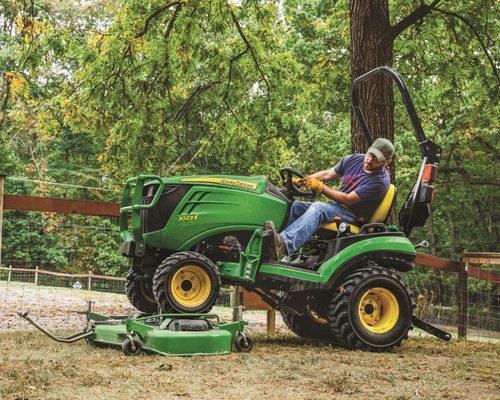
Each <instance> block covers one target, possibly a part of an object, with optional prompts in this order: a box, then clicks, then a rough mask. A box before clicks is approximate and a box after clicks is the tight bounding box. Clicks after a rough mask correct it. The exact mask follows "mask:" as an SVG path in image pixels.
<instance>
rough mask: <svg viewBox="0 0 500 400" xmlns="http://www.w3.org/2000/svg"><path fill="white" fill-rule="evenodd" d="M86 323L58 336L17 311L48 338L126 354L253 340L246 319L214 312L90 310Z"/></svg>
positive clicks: (213, 348)
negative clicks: (227, 318) (224, 318)
mask: <svg viewBox="0 0 500 400" xmlns="http://www.w3.org/2000/svg"><path fill="white" fill-rule="evenodd" d="M83 313H84V314H86V316H87V326H86V327H85V329H84V330H83V331H82V332H80V333H77V334H75V335H71V336H69V337H67V338H59V337H56V336H54V335H52V334H51V333H50V332H48V331H47V330H46V329H44V328H43V327H42V326H40V325H39V324H38V323H37V322H35V321H34V320H32V319H31V318H30V317H29V316H28V313H27V312H24V313H19V316H21V317H23V318H24V319H26V320H27V321H28V322H29V323H31V324H32V325H34V326H35V327H36V328H37V329H39V330H40V331H42V332H43V333H45V334H46V335H47V336H49V337H50V338H51V339H53V340H55V341H58V342H62V343H72V342H75V341H77V340H81V339H85V340H86V341H87V342H88V343H90V344H92V345H106V346H113V347H121V348H122V351H123V353H124V354H125V355H131V354H135V353H138V352H140V351H144V352H146V353H153V354H160V355H175V356H194V355H218V354H227V353H230V352H231V348H232V345H233V343H234V345H235V348H236V350H237V351H239V352H242V351H245V352H246V351H250V350H251V349H252V346H253V343H252V340H251V339H250V338H249V337H247V336H246V335H245V334H244V333H243V327H244V326H245V325H247V324H248V323H247V322H245V321H241V320H240V321H236V322H222V321H220V319H219V317H218V315H215V314H155V315H147V316H140V317H132V318H128V317H125V316H114V317H111V316H106V315H102V314H98V313H94V312H91V311H86V312H83Z"/></svg>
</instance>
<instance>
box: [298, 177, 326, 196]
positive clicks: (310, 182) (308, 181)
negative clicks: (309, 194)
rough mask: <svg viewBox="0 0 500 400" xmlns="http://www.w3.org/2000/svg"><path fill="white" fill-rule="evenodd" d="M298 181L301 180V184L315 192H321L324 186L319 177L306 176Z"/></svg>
mask: <svg viewBox="0 0 500 400" xmlns="http://www.w3.org/2000/svg"><path fill="white" fill-rule="evenodd" d="M300 181H301V182H300V184H301V186H303V187H305V188H307V189H309V190H314V191H315V192H316V193H317V194H321V193H323V188H324V187H325V184H324V183H323V182H321V181H320V180H319V179H315V178H311V177H306V178H302V179H301V180H300Z"/></svg>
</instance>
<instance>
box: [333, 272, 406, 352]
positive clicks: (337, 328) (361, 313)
mask: <svg viewBox="0 0 500 400" xmlns="http://www.w3.org/2000/svg"><path fill="white" fill-rule="evenodd" d="M414 306H415V301H414V299H413V295H412V293H411V290H410V289H409V287H408V285H406V283H405V282H404V280H403V278H402V277H401V276H400V275H399V274H398V273H397V272H395V271H393V270H391V269H388V268H383V267H379V266H370V267H365V268H361V269H359V270H356V271H354V272H352V273H351V274H350V275H349V276H347V277H346V278H345V279H343V282H342V283H341V284H340V285H339V286H337V288H336V289H335V290H334V292H333V294H332V296H331V298H330V301H329V304H328V312H327V318H328V323H329V326H330V331H331V332H332V334H333V336H334V338H335V340H336V341H339V342H341V343H342V344H343V345H344V346H346V347H348V348H357V349H363V350H369V351H388V350H390V349H392V348H393V347H394V346H398V345H399V344H400V343H401V341H402V340H403V339H405V338H406V337H407V335H408V330H409V329H410V326H411V323H412V315H413V308H414Z"/></svg>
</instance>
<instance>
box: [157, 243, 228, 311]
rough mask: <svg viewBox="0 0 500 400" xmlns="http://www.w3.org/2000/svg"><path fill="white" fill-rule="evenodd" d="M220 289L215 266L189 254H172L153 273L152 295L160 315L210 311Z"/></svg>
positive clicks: (203, 257)
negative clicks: (172, 312) (175, 312)
mask: <svg viewBox="0 0 500 400" xmlns="http://www.w3.org/2000/svg"><path fill="white" fill-rule="evenodd" d="M220 286H221V279H220V274H219V270H218V269H217V266H216V265H215V264H214V263H213V262H212V261H211V260H210V259H208V258H207V257H205V256H204V255H202V254H200V253H196V252H193V251H183V252H180V253H175V254H173V255H171V256H170V257H168V258H166V259H165V260H164V261H163V262H162V263H161V264H160V266H159V267H158V268H157V269H156V271H155V274H154V277H153V292H154V296H155V299H156V302H157V303H158V305H159V306H160V309H161V310H162V312H170V310H171V309H172V308H173V309H174V310H175V311H177V312H180V313H204V312H208V311H210V310H211V308H212V306H213V305H214V303H215V301H216V300H217V296H218V295H219V289H220Z"/></svg>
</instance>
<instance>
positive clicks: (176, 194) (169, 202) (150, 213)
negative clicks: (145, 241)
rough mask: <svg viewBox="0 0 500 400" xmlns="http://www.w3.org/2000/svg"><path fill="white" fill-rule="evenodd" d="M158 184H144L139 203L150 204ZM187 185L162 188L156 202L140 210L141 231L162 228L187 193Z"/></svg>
mask: <svg viewBox="0 0 500 400" xmlns="http://www.w3.org/2000/svg"><path fill="white" fill-rule="evenodd" d="M158 186H159V185H158V184H154V185H148V186H145V187H144V189H143V190H142V198H141V204H150V203H151V201H152V200H153V197H154V195H155V193H156V191H157V190H158ZM188 189H189V186H174V185H168V186H165V187H164V188H163V193H162V194H161V196H160V199H159V200H158V203H156V205H155V206H154V207H153V208H149V209H146V210H141V212H140V213H141V228H142V233H149V232H153V231H158V230H160V229H163V228H164V227H165V225H166V224H167V222H168V220H169V218H170V216H171V215H172V213H173V212H174V210H175V207H177V204H179V201H181V199H182V198H183V197H184V195H185V194H186V193H187V191H188Z"/></svg>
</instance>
